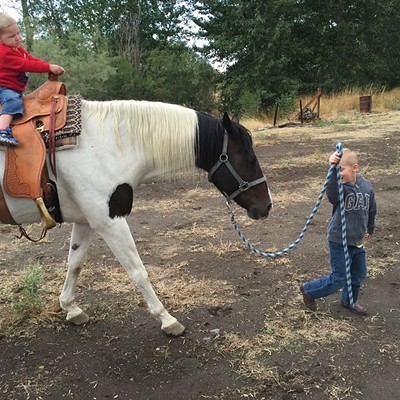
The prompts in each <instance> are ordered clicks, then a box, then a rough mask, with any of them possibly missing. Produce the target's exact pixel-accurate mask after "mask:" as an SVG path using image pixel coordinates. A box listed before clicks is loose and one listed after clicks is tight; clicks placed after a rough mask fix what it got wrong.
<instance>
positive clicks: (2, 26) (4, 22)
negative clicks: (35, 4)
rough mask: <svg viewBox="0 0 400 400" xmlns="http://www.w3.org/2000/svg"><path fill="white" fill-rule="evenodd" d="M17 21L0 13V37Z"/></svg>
mask: <svg viewBox="0 0 400 400" xmlns="http://www.w3.org/2000/svg"><path fill="white" fill-rule="evenodd" d="M16 23H17V21H16V20H15V19H14V18H13V17H11V16H10V15H8V14H4V13H0V35H2V34H3V33H4V31H5V30H6V29H7V28H8V27H9V26H10V25H14V24H16Z"/></svg>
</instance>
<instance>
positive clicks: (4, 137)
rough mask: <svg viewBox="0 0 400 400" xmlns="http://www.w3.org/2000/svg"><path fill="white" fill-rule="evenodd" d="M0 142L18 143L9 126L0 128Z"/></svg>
mask: <svg viewBox="0 0 400 400" xmlns="http://www.w3.org/2000/svg"><path fill="white" fill-rule="evenodd" d="M0 144H3V145H4V146H17V145H18V144H19V141H18V140H17V139H15V137H13V135H12V133H11V128H10V127H7V128H6V129H2V130H0Z"/></svg>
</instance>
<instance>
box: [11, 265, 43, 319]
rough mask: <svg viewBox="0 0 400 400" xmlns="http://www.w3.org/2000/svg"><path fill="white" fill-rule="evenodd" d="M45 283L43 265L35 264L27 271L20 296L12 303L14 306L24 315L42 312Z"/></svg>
mask: <svg viewBox="0 0 400 400" xmlns="http://www.w3.org/2000/svg"><path fill="white" fill-rule="evenodd" d="M43 284H44V273H43V270H42V267H41V266H40V265H39V264H34V265H33V266H31V267H30V268H28V270H27V271H26V274H25V276H24V277H23V279H22V288H21V291H20V296H19V298H18V299H17V300H14V301H13V302H12V303H11V306H12V308H13V309H14V310H16V311H18V312H19V313H22V314H24V315H32V314H39V313H41V312H42V311H43V309H44V301H43V299H42V293H43Z"/></svg>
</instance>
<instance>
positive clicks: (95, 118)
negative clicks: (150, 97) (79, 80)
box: [83, 101, 197, 177]
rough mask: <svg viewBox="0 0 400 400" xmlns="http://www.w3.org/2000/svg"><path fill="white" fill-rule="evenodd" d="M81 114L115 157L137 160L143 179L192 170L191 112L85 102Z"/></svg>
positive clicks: (194, 126)
mask: <svg viewBox="0 0 400 400" xmlns="http://www.w3.org/2000/svg"><path fill="white" fill-rule="evenodd" d="M83 111H84V112H83V115H84V116H86V118H87V121H88V124H87V126H88V127H89V130H90V132H93V131H94V132H98V139H99V140H101V141H104V142H106V143H107V145H109V146H111V147H113V149H111V150H110V151H113V152H116V153H117V156H118V153H120V154H121V153H122V154H123V153H126V152H131V153H132V154H134V155H135V157H139V158H140V160H142V162H143V163H144V164H146V167H147V170H148V172H147V173H146V176H151V177H154V176H157V175H162V174H169V173H171V172H174V171H185V170H188V169H191V168H193V167H194V163H195V151H194V148H195V136H196V129H197V116H196V113H195V111H193V110H190V109H187V108H184V107H180V106H175V105H171V104H164V103H152V102H141V101H114V102H104V103H100V102H85V103H84V104H83ZM83 119H85V117H83ZM106 151H107V150H106Z"/></svg>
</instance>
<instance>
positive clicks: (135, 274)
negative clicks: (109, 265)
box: [96, 218, 185, 336]
mask: <svg viewBox="0 0 400 400" xmlns="http://www.w3.org/2000/svg"><path fill="white" fill-rule="evenodd" d="M98 228H99V229H97V230H96V231H97V232H98V233H99V234H100V235H101V236H102V237H103V239H104V240H105V241H106V243H107V244H108V246H109V247H110V249H111V251H112V252H113V253H114V255H115V257H116V258H117V259H118V261H119V262H120V263H121V265H122V266H123V267H124V268H125V270H126V271H127V272H128V274H129V276H130V277H131V278H132V280H133V281H134V282H135V283H136V284H137V285H138V287H139V290H140V292H141V293H142V295H143V297H144V299H145V301H146V303H147V306H148V308H149V311H150V313H151V314H152V315H153V316H154V317H156V318H157V319H159V320H160V322H161V329H162V331H163V332H164V333H165V334H166V335H168V336H180V335H182V334H183V332H184V331H185V327H184V326H183V325H182V324H181V323H180V322H178V320H177V319H176V318H175V317H173V316H172V315H170V314H169V313H168V311H167V310H166V309H165V307H164V306H163V304H162V303H161V301H160V300H159V299H158V297H157V295H156V293H155V292H154V289H153V287H152V285H151V283H150V280H149V277H148V275H147V271H146V269H145V267H144V265H143V263H142V260H141V259H140V256H139V254H138V252H137V249H136V245H135V242H134V241H133V238H132V235H131V232H130V230H129V226H128V223H127V222H126V220H125V219H124V218H116V219H114V220H112V221H111V222H110V223H109V224H108V225H107V226H106V227H105V226H104V225H101V226H99V227H98ZM104 228H106V229H104Z"/></svg>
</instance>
